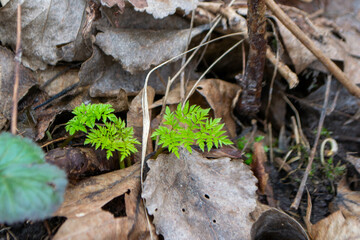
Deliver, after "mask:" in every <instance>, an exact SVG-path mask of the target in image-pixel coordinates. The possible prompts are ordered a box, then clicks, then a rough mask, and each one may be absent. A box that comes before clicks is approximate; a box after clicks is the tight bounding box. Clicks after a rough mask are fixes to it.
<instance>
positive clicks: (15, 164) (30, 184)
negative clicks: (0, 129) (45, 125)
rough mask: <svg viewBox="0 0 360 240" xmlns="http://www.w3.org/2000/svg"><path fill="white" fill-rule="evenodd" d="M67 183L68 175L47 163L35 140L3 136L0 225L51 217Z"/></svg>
mask: <svg viewBox="0 0 360 240" xmlns="http://www.w3.org/2000/svg"><path fill="white" fill-rule="evenodd" d="M66 184H67V180H66V175H65V173H64V172H63V171H62V170H60V169H59V168H57V167H56V166H54V165H50V164H47V163H45V161H44V154H43V152H42V150H41V148H40V147H38V146H37V145H36V144H34V143H33V142H31V140H29V139H26V138H22V137H19V136H13V135H11V134H9V133H2V134H1V135H0V203H1V204H0V223H4V222H6V223H8V224H11V223H14V222H18V221H24V220H27V219H30V220H40V219H44V218H46V217H50V216H51V214H52V213H53V212H54V211H55V210H56V209H57V208H58V207H59V206H60V204H61V203H62V201H63V195H64V191H65V188H66Z"/></svg>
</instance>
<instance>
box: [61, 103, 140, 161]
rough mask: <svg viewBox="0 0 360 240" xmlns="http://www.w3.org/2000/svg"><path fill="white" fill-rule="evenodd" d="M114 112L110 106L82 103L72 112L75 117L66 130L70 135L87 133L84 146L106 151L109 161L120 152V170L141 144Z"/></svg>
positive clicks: (131, 129) (67, 124)
mask: <svg viewBox="0 0 360 240" xmlns="http://www.w3.org/2000/svg"><path fill="white" fill-rule="evenodd" d="M114 111H115V110H114V109H113V108H112V106H111V105H110V104H89V105H85V104H84V103H82V104H81V105H80V106H78V107H76V108H75V109H74V110H73V111H72V113H73V114H74V115H75V117H74V118H72V119H71V120H70V121H69V122H67V123H66V127H65V129H66V131H68V132H69V133H70V135H74V134H75V133H76V132H77V131H82V132H84V133H87V136H86V139H85V142H84V144H91V145H92V146H95V149H98V148H101V149H102V150H104V149H105V150H106V158H107V159H109V158H110V157H112V156H113V152H114V151H118V152H119V162H120V168H124V167H125V165H124V162H123V161H124V159H125V158H127V157H129V156H130V155H131V154H132V153H136V152H137V149H136V148H135V144H140V142H139V141H138V140H136V138H134V136H133V135H134V130H133V128H132V127H126V126H125V122H124V121H122V120H121V119H120V118H117V117H116V116H115V114H114V113H113V112H114ZM99 122H102V123H99Z"/></svg>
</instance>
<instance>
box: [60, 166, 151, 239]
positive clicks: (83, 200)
mask: <svg viewBox="0 0 360 240" xmlns="http://www.w3.org/2000/svg"><path fill="white" fill-rule="evenodd" d="M139 191H140V164H134V165H133V166H131V167H129V168H126V169H123V170H118V171H114V172H110V173H107V174H103V175H100V176H96V177H91V178H88V179H86V180H84V181H81V182H79V183H78V184H77V185H76V186H73V187H69V188H68V189H67V191H66V193H65V201H64V203H63V204H62V205H61V207H60V209H59V210H58V211H57V212H56V213H55V214H54V216H65V217H67V220H66V221H65V223H64V224H63V225H62V226H61V227H60V229H59V231H58V232H57V233H56V235H55V237H54V239H56V240H59V239H104V240H105V239H133V240H137V239H150V235H149V231H148V228H147V226H148V225H147V222H146V217H145V212H144V207H143V205H142V201H141V198H140V196H139V194H140V193H139ZM114 198H116V200H117V201H118V202H115V203H113V204H114V205H115V206H117V207H118V210H119V211H120V212H118V213H117V214H118V215H120V217H114V215H113V214H112V213H111V212H109V211H107V210H104V209H108V207H107V206H108V205H107V204H108V203H109V202H110V201H112V200H113V199H114ZM124 204H125V206H124ZM105 205H106V206H105ZM119 207H120V208H119ZM121 207H123V209H121ZM102 208H104V209H102ZM155 237H156V235H155ZM155 239H157V238H155Z"/></svg>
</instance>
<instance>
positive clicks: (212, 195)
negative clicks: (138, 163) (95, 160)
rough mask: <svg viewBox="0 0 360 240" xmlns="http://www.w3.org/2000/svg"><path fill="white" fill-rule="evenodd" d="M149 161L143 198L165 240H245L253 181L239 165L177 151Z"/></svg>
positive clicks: (253, 196)
mask: <svg viewBox="0 0 360 240" xmlns="http://www.w3.org/2000/svg"><path fill="white" fill-rule="evenodd" d="M179 154H180V159H177V158H176V156H175V155H174V154H160V155H159V156H158V157H157V159H156V160H149V161H148V165H149V167H150V171H149V172H148V175H147V177H146V181H145V183H144V189H143V193H142V197H143V198H145V199H146V207H147V209H148V212H149V214H150V215H153V216H154V221H153V223H154V224H155V226H156V231H157V233H159V234H162V235H163V236H164V238H165V239H167V240H172V239H176V240H182V239H186V240H188V239H227V240H231V239H249V237H250V229H251V225H252V223H253V221H252V220H251V218H250V216H249V214H250V212H252V211H253V210H254V209H255V207H256V193H255V192H256V189H257V187H256V181H257V180H256V178H255V177H254V176H253V174H252V172H251V170H250V168H249V167H248V166H247V165H245V164H244V163H242V161H232V160H231V159H230V158H219V159H212V160H209V159H206V158H203V157H201V155H200V154H199V153H197V152H196V151H195V150H193V153H192V154H191V153H189V152H188V151H187V150H184V149H182V148H181V149H180V151H179Z"/></svg>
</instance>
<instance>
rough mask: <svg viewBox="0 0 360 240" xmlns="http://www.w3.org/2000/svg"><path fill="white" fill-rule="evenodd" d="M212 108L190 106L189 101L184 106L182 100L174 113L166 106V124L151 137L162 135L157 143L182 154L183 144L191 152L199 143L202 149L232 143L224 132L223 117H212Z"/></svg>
mask: <svg viewBox="0 0 360 240" xmlns="http://www.w3.org/2000/svg"><path fill="white" fill-rule="evenodd" d="M209 111H210V108H208V109H202V108H200V107H199V106H196V105H192V106H189V102H186V103H185V105H184V108H182V104H181V103H179V105H178V106H177V109H176V111H175V112H171V111H170V108H169V107H166V110H165V115H164V120H165V121H164V123H163V124H164V126H159V128H158V129H156V130H155V132H154V133H153V134H152V136H151V137H152V138H153V139H156V138H157V137H159V143H158V145H162V147H168V149H169V151H170V152H172V153H174V154H175V155H176V157H177V158H180V156H179V147H180V146H183V147H184V148H185V149H187V150H188V151H189V152H190V153H191V152H192V149H191V145H194V144H196V145H198V146H199V147H200V149H201V150H202V151H205V146H206V147H207V150H208V151H210V150H211V148H212V147H213V146H215V147H216V148H218V147H219V146H222V145H223V144H224V145H229V144H232V142H231V141H230V140H229V139H228V138H227V136H226V135H224V133H225V131H223V130H222V128H223V127H224V124H220V121H221V119H220V118H215V119H209V117H208V114H209Z"/></svg>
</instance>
